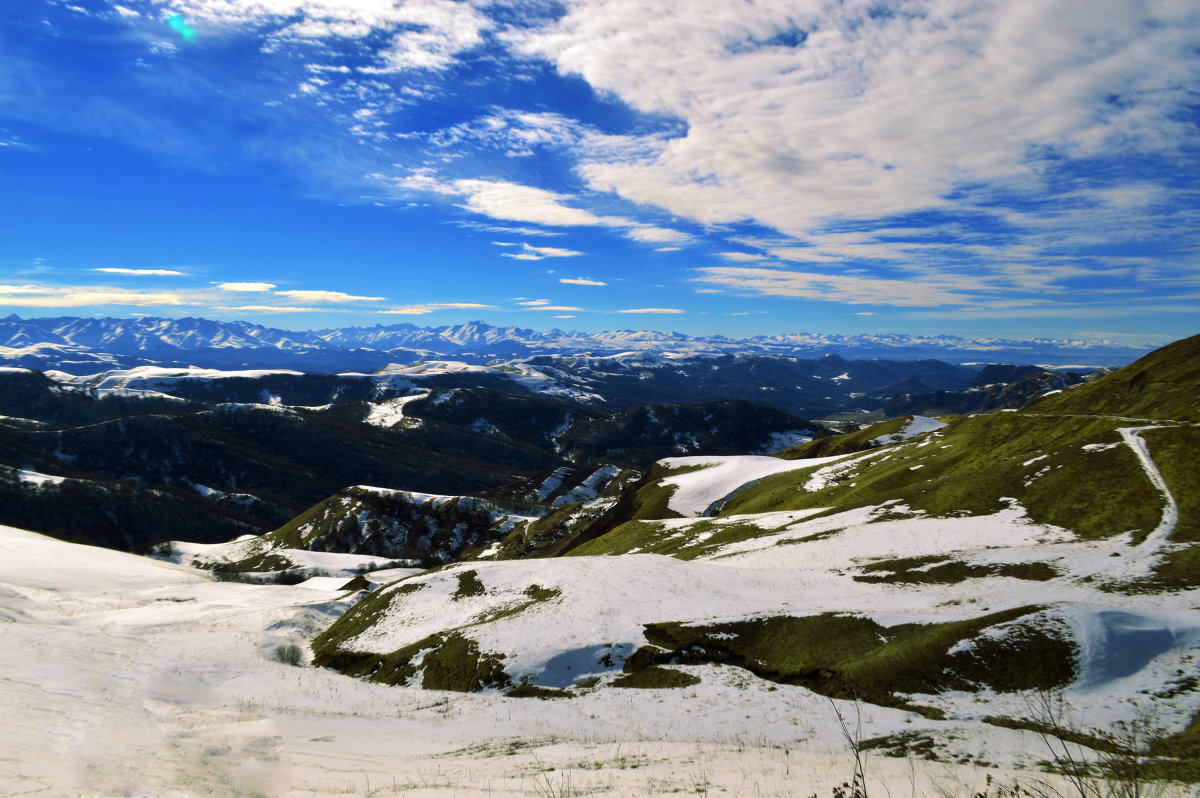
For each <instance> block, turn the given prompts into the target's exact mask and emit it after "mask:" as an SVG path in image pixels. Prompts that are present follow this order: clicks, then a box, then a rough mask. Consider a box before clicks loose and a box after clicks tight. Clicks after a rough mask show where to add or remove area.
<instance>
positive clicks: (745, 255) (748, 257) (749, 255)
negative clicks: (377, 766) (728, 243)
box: [718, 252, 767, 263]
mask: <svg viewBox="0 0 1200 798" xmlns="http://www.w3.org/2000/svg"><path fill="white" fill-rule="evenodd" d="M718 254H719V255H720V256H721V257H722V258H724V259H725V260H731V261H735V262H743V263H749V262H752V261H756V260H765V259H766V257H767V256H766V255H761V254H759V253H756V252H720V253H718Z"/></svg>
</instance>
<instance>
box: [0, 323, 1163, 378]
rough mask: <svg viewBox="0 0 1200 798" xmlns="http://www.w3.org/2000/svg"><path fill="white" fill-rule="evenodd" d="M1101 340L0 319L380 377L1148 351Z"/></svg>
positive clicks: (37, 334) (148, 346)
mask: <svg viewBox="0 0 1200 798" xmlns="http://www.w3.org/2000/svg"><path fill="white" fill-rule="evenodd" d="M1150 348H1151V347H1150V346H1149V345H1147V346H1144V347H1131V346H1124V345H1119V344H1115V343H1113V342H1111V341H1108V340H1103V339H1101V340H1066V339H1050V338H1037V339H1032V340H1028V341H1019V340H1007V339H985V338H979V339H968V338H961V337H958V336H951V335H931V336H912V335H904V334H879V335H834V334H824V333H808V332H797V333H791V334H786V335H757V336H752V337H748V338H729V337H726V336H720V335H716V336H689V335H684V334H681V333H674V332H654V331H649V330H638V331H635V330H612V331H605V332H597V333H583V332H570V331H563V330H557V329H555V330H549V331H546V332H539V331H536V330H531V329H527V328H521V327H515V326H505V327H497V326H492V325H490V324H487V323H485V322H482V321H471V322H467V323H464V324H458V325H445V326H440V327H418V326H416V325H414V324H408V323H401V324H392V325H376V326H374V327H340V328H334V329H326V330H314V331H293V330H282V329H277V328H272V327H265V326H263V325H260V324H254V323H250V322H245V321H217V320H212V319H202V318H182V319H164V318H155V317H151V316H143V317H137V318H127V319H118V318H80V317H72V316H64V317H56V318H35V319H22V318H21V317H19V316H16V315H12V316H8V317H6V318H3V319H0V364H3V365H9V366H20V367H25V368H35V369H41V370H45V369H58V370H63V371H68V372H70V373H75V374H83V373H95V372H97V371H102V370H106V369H112V368H129V367H133V366H138V365H151V364H158V365H172V364H175V365H188V364H194V365H204V366H213V367H233V366H249V367H257V368H267V367H283V366H288V367H293V368H298V369H302V370H307V371H332V370H341V371H345V370H351V369H360V370H375V369H377V368H380V367H382V366H384V365H387V364H388V363H393V362H414V361H417V360H423V359H432V358H439V357H453V358H455V359H458V360H463V361H466V362H469V363H486V362H489V361H492V360H496V359H502V358H528V357H537V356H576V355H593V356H612V355H617V354H622V353H634V352H637V353H653V354H659V355H663V356H669V357H690V356H694V357H704V356H718V355H738V354H756V355H767V356H784V357H815V356H820V355H825V354H836V355H839V356H842V357H848V358H856V359H857V358H890V359H897V360H906V359H918V358H938V359H941V360H945V361H949V362H956V363H964V362H992V363H995V362H1012V363H1024V364H1028V363H1040V364H1044V365H1075V364H1080V363H1081V362H1082V363H1084V364H1085V365H1121V364H1123V363H1127V362H1129V361H1132V360H1133V359H1135V358H1137V357H1140V356H1141V355H1143V354H1145V353H1146V352H1147V351H1149V349H1150Z"/></svg>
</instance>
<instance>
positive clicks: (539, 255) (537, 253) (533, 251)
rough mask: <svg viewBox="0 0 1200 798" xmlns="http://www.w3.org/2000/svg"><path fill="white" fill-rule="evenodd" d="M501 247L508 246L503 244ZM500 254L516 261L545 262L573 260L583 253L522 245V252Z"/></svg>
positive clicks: (557, 248)
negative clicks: (548, 260)
mask: <svg viewBox="0 0 1200 798" xmlns="http://www.w3.org/2000/svg"><path fill="white" fill-rule="evenodd" d="M501 246H508V245H507V244H501ZM500 254H501V255H503V256H504V257H506V258H515V259H516V260H545V259H546V258H573V257H575V256H576V255H582V254H583V253H582V252H577V251H576V250H573V249H562V248H561V247H534V246H530V245H529V244H522V245H521V251H520V252H502V253H500Z"/></svg>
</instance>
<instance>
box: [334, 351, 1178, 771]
mask: <svg viewBox="0 0 1200 798" xmlns="http://www.w3.org/2000/svg"><path fill="white" fill-rule="evenodd" d="M1172 354H1173V353H1172V352H1170V351H1168V352H1167V355H1168V356H1170V355H1172ZM1175 354H1177V353H1175ZM1158 362H1161V363H1162V364H1163V365H1162V367H1161V370H1162V373H1160V370H1159V366H1158ZM1177 365H1178V361H1177V360H1176V359H1175V358H1174V357H1165V358H1163V360H1162V361H1155V360H1150V362H1149V363H1148V364H1141V365H1140V366H1138V369H1137V370H1135V375H1134V376H1135V377H1136V375H1137V374H1141V375H1144V376H1142V377H1141V379H1142V380H1145V381H1146V382H1149V383H1151V384H1171V385H1172V386H1173V389H1172V390H1170V391H1167V390H1164V391H1163V397H1164V404H1165V406H1164V407H1154V406H1152V403H1151V401H1150V399H1149V398H1148V396H1147V395H1146V394H1145V393H1129V392H1128V388H1127V386H1128V385H1129V380H1130V375H1129V374H1121V372H1119V371H1118V372H1116V373H1114V374H1112V375H1109V376H1108V377H1104V378H1102V379H1100V380H1097V381H1096V382H1095V383H1092V384H1090V385H1085V386H1081V387H1079V388H1073V389H1068V390H1067V391H1066V392H1064V393H1063V394H1061V395H1055V396H1052V397H1049V398H1047V399H1043V400H1040V401H1038V402H1036V403H1034V404H1033V406H1032V407H1031V409H1030V410H1029V411H1017V412H1006V413H996V414H992V415H986V416H975V417H964V418H957V419H952V420H949V422H948V423H946V424H938V423H937V422H933V421H932V420H920V419H909V420H901V421H900V422H899V423H898V424H893V425H891V426H889V427H887V428H884V429H873V430H864V431H862V433H861V436H860V437H861V438H862V439H861V440H859V441H858V442H857V443H855V444H853V446H852V447H851V448H857V447H858V446H863V445H868V446H869V448H867V449H865V450H862V451H853V450H852V451H848V452H842V453H840V454H833V455H830V456H829V457H828V458H826V459H822V460H819V461H810V462H806V461H805V460H790V461H789V460H782V459H779V460H777V461H776V463H777V464H776V465H772V467H771V468H766V467H765V466H766V464H765V463H763V462H761V461H764V460H767V459H769V458H762V457H744V458H740V459H739V458H737V457H726V458H708V459H707V460H706V459H705V458H683V459H672V460H666V461H660V462H659V463H657V464H655V465H654V466H653V467H652V468H651V469H650V471H649V472H648V473H647V475H646V476H645V478H643V479H642V480H640V481H638V482H637V483H636V484H633V485H627V486H626V487H625V488H624V489H623V490H622V491H621V493H620V494H619V495H614V496H610V497H607V500H606V501H605V502H604V503H603V504H600V505H595V506H594V510H595V511H596V512H597V513H599V514H600V516H601V519H600V521H597V520H596V519H595V518H592V519H590V520H587V519H585V520H584V521H582V522H581V524H580V526H578V527H576V528H575V531H576V532H578V531H579V530H580V529H592V531H594V532H596V534H589V535H587V536H584V537H576V538H574V539H573V540H572V541H571V543H570V544H569V545H568V546H566V547H562V546H559V548H558V549H557V550H556V553H560V554H563V553H565V554H567V555H569V556H566V557H550V558H542V559H533V558H530V557H529V556H528V555H529V554H530V553H531V552H529V551H528V550H518V549H517V548H514V549H511V550H509V549H506V544H509V543H512V542H513V541H514V539H515V538H520V537H525V538H528V534H529V530H528V528H527V529H525V530H523V531H522V533H521V534H520V535H514V536H510V539H509V540H506V541H505V543H502V544H501V545H500V546H499V547H498V549H497V553H499V554H500V555H501V556H525V557H526V559H522V560H517V561H499V562H464V563H458V564H456V565H453V566H451V567H449V568H443V569H439V570H437V571H433V572H428V573H426V574H422V575H419V576H416V577H410V578H408V579H405V580H403V581H401V582H398V583H396V584H394V585H392V586H391V587H389V588H387V589H385V590H383V591H380V592H378V593H376V594H374V595H373V596H371V597H370V598H369V599H367V600H365V601H364V602H363V603H362V604H360V605H359V606H358V607H357V608H356V609H355V611H353V612H352V613H348V614H347V615H346V616H345V617H344V618H343V619H342V620H340V621H338V622H337V623H335V624H334V625H333V626H331V627H330V629H329V630H328V631H327V632H326V633H325V634H324V635H322V636H321V637H320V638H318V639H317V641H316V642H315V643H314V651H315V654H316V661H317V662H318V663H320V664H324V665H328V666H330V667H335V668H337V669H339V670H342V671H344V672H346V673H351V674H353V675H355V676H359V677H364V678H368V679H371V680H373V681H381V682H388V683H396V684H408V685H416V686H424V687H436V688H439V689H454V690H496V689H503V690H509V689H511V690H514V691H515V693H516V694H541V693H539V692H538V691H539V690H541V691H547V690H549V691H557V692H554V693H553V694H555V695H563V696H574V695H581V694H585V693H586V692H587V691H589V690H594V689H599V688H622V687H635V688H659V689H662V688H686V689H692V688H695V689H701V685H703V684H704V683H705V680H706V679H709V678H712V677H711V674H712V671H710V670H706V669H707V668H712V667H714V666H719V667H735V668H739V669H742V670H744V671H745V672H747V673H749V674H752V675H753V677H754V678H758V679H762V680H767V681H773V682H777V683H780V684H799V685H803V686H805V687H806V688H808V689H810V690H812V691H815V692H818V693H821V694H824V695H828V696H832V697H849V696H857V697H858V698H860V699H862V700H866V701H870V702H873V703H876V704H881V705H884V706H890V707H901V708H905V709H907V710H910V711H913V712H915V713H919V714H920V715H924V716H925V717H927V718H945V719H947V720H949V721H952V722H955V723H959V722H964V721H966V720H968V719H974V722H978V719H979V718H981V717H991V718H995V719H996V720H995V722H997V723H1001V724H1005V725H1008V726H1010V727H1011V726H1014V725H1016V726H1017V727H1019V724H1021V723H1026V724H1027V725H1028V723H1029V722H1030V721H1027V720H1026V718H1027V714H1028V711H1029V708H1028V695H1029V693H1028V691H1031V690H1054V691H1058V692H1059V693H1060V694H1061V695H1062V696H1063V697H1064V700H1066V701H1069V702H1070V703H1071V705H1072V706H1074V707H1077V708H1079V711H1080V712H1082V713H1083V714H1084V716H1085V717H1087V718H1089V722H1090V723H1092V724H1094V726H1095V728H1098V729H1105V728H1109V727H1111V725H1112V724H1113V723H1116V722H1118V721H1119V722H1132V721H1133V720H1134V719H1136V718H1137V717H1139V716H1150V717H1153V718H1154V722H1155V724H1156V726H1155V730H1154V731H1153V732H1151V735H1152V736H1153V737H1156V738H1157V742H1155V745H1156V746H1159V747H1160V748H1161V750H1164V751H1165V750H1169V749H1171V747H1172V746H1175V747H1176V748H1178V746H1181V745H1184V744H1185V742H1186V740H1187V739H1190V738H1188V734H1189V732H1188V729H1190V728H1193V727H1194V726H1195V724H1196V723H1197V719H1198V718H1200V684H1197V683H1196V682H1195V680H1194V679H1189V678H1187V676H1186V675H1187V674H1188V673H1190V672H1191V671H1193V670H1194V662H1195V661H1196V658H1197V657H1200V609H1196V607H1197V606H1200V577H1197V574H1198V573H1200V571H1196V570H1195V568H1194V566H1195V565H1196V564H1197V560H1196V552H1197V551H1198V550H1200V546H1197V542H1198V541H1200V534H1198V531H1197V527H1198V523H1197V522H1198V519H1200V506H1198V501H1197V498H1196V495H1197V487H1198V485H1197V479H1198V477H1197V473H1196V469H1195V466H1194V463H1195V460H1194V456H1192V453H1193V452H1194V451H1195V447H1196V446H1197V445H1200V424H1195V423H1189V422H1183V421H1174V422H1170V421H1165V420H1162V421H1159V422H1157V423H1139V422H1131V421H1129V420H1128V416H1126V415H1122V413H1124V412H1128V411H1131V410H1137V411H1138V412H1141V413H1144V414H1145V415H1146V416H1150V417H1157V418H1159V419H1165V418H1168V416H1167V413H1175V414H1178V410H1177V407H1176V405H1175V402H1176V399H1177V395H1178V394H1177V393H1176V392H1175V391H1186V390H1187V389H1188V388H1189V387H1190V388H1191V389H1192V390H1193V391H1194V390H1195V389H1196V387H1198V386H1197V384H1196V382H1195V381H1194V379H1193V378H1192V377H1191V376H1190V374H1191V372H1190V370H1189V369H1186V368H1185V369H1182V370H1180V371H1179V372H1173V371H1172V369H1173V368H1175V366H1177ZM1168 377H1170V379H1168ZM1135 382H1136V380H1135ZM1085 389H1088V390H1091V391H1095V392H1098V393H1097V396H1098V398H1100V399H1101V400H1102V401H1103V403H1104V404H1103V406H1104V407H1106V408H1107V409H1110V410H1112V411H1114V412H1113V413H1112V414H1111V415H1109V414H1099V413H1079V412H1076V411H1077V410H1079V409H1080V408H1079V407H1078V405H1077V404H1076V403H1075V402H1074V395H1073V394H1074V393H1075V392H1077V391H1083V390H1085ZM1104 392H1107V393H1104ZM1193 395H1195V394H1193ZM1058 396H1062V397H1066V398H1062V399H1059V398H1057V397H1058ZM1068 399H1069V400H1070V401H1068ZM1058 402H1061V403H1063V404H1062V405H1058V404H1055V403H1058ZM1122 402H1127V403H1128V404H1122ZM1052 407H1053V408H1061V409H1063V410H1064V411H1065V412H1062V413H1050V412H1048V411H1049V410H1050V409H1051V408H1052ZM868 435H870V436H873V437H871V438H867V437H866V436H868ZM872 441H874V445H870V443H871V442H872ZM822 442H823V441H814V442H813V443H810V444H806V446H810V447H811V446H815V445H817V444H821V443H822ZM773 470H774V471H778V472H779V473H774V474H772V473H771V472H772V471H773ZM618 508H619V509H618ZM697 514H699V515H697ZM689 516H691V517H689ZM559 518H560V520H559V521H558V524H559V526H560V528H561V529H563V534H565V535H566V536H567V537H568V538H570V536H571V534H572V527H571V526H570V522H569V520H567V519H566V518H564V517H562V516H560V517H559ZM536 523H537V522H534V523H533V524H531V525H530V528H531V527H533V526H534V524H536ZM589 525H590V526H589ZM549 540H550V543H551V544H552V545H558V543H557V540H558V539H556V538H553V537H551V538H549ZM534 553H536V552H534ZM663 554H666V555H670V556H667V557H664V556H661V555H663ZM453 663H459V664H460V666H461V667H458V666H454V665H453ZM689 685H690V687H689ZM1023 696H1024V701H1025V702H1026V703H1024V704H1022V700H1023V698H1022V697H1023ZM1139 713H1140V715H1139ZM903 739H904V738H903V735H898V736H896V737H895V738H889V740H887V741H884V742H883V743H881V744H883V745H885V746H887V747H892V746H898V747H901V748H903V747H904V744H903ZM1179 750H1183V749H1179ZM1159 764H1160V766H1162V767H1175V766H1176V765H1172V763H1171V762H1169V761H1163V762H1161V763H1159Z"/></svg>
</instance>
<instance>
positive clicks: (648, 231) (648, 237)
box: [625, 225, 692, 244]
mask: <svg viewBox="0 0 1200 798" xmlns="http://www.w3.org/2000/svg"><path fill="white" fill-rule="evenodd" d="M625 235H626V236H628V237H629V238H631V239H633V240H634V241H637V242H639V243H642V244H682V243H684V242H687V241H691V240H692V237H691V236H690V235H688V234H687V233H683V232H680V231H679V230H672V229H670V228H668V227H654V226H652V225H639V226H637V227H634V228H631V229H630V230H628V231H626V233H625Z"/></svg>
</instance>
